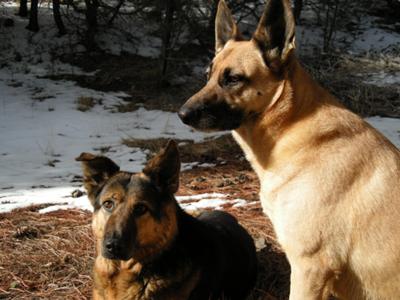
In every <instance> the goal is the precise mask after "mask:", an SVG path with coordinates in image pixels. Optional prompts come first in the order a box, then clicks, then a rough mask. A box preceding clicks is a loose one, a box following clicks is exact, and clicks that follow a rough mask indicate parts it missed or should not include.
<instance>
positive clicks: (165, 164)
mask: <svg viewBox="0 0 400 300" xmlns="http://www.w3.org/2000/svg"><path fill="white" fill-rule="evenodd" d="M180 168H181V161H180V159H179V151H178V146H177V145H176V143H175V141H173V140H170V141H169V142H168V144H167V145H166V146H165V148H163V149H162V150H161V151H160V152H159V153H158V154H157V155H156V156H155V157H153V158H152V159H151V160H150V161H149V162H148V163H147V165H146V166H145V167H144V169H143V173H144V174H145V175H147V176H148V177H149V178H150V179H151V180H152V182H153V183H154V184H155V185H156V186H157V187H158V188H159V189H160V190H162V191H164V192H167V193H171V194H173V193H175V192H176V191H177V190H178V188H179V172H180Z"/></svg>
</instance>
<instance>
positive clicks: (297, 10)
mask: <svg viewBox="0 0 400 300" xmlns="http://www.w3.org/2000/svg"><path fill="white" fill-rule="evenodd" d="M302 9H303V0H294V11H293V14H294V18H295V20H296V24H299V22H300V17H301V11H302Z"/></svg>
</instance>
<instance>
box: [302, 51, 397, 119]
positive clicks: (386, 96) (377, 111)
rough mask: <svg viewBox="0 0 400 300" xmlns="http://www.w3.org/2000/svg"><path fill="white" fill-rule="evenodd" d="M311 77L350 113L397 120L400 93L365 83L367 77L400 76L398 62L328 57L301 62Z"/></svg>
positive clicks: (386, 57) (393, 89) (391, 88)
mask: <svg viewBox="0 0 400 300" xmlns="http://www.w3.org/2000/svg"><path fill="white" fill-rule="evenodd" d="M302 61H304V63H305V65H306V67H307V69H308V70H309V71H310V73H311V74H312V76H313V77H314V78H315V79H316V80H317V81H318V82H320V83H321V84H322V85H323V86H324V87H325V88H326V89H328V90H329V91H330V92H331V93H332V94H334V95H335V96H337V98H338V99H339V100H340V101H341V102H342V103H343V104H344V105H345V106H346V107H348V108H349V109H351V110H352V111H354V112H356V113H358V114H360V115H362V116H364V117H366V116H374V115H379V116H385V117H400V89H399V87H398V86H397V85H391V86H390V85H387V86H384V87H380V86H376V85H374V84H369V83H366V81H365V79H368V76H369V74H371V73H376V72H380V71H382V70H385V71H386V72H389V71H392V72H396V71H397V72H400V59H394V58H393V57H391V56H379V57H361V58H360V57H352V56H345V55H340V56H328V57H317V58H315V57H313V58H307V57H305V58H303V59H302Z"/></svg>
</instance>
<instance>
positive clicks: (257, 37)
mask: <svg viewBox="0 0 400 300" xmlns="http://www.w3.org/2000/svg"><path fill="white" fill-rule="evenodd" d="M253 40H254V41H255V42H256V43H257V44H258V46H259V48H260V50H261V51H262V52H263V56H264V60H265V62H266V64H267V65H268V67H270V68H271V69H272V70H273V71H280V69H281V67H282V65H284V64H285V62H286V61H287V59H288V58H289V54H290V53H291V52H292V51H293V50H294V48H295V20H294V17H293V12H292V8H291V5H290V1H289V0H268V1H267V4H266V6H265V10H264V13H263V15H262V17H261V20H260V22H259V24H258V27H257V29H256V31H255V33H254V35H253Z"/></svg>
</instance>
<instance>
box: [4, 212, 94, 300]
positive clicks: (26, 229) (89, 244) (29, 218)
mask: <svg viewBox="0 0 400 300" xmlns="http://www.w3.org/2000/svg"><path fill="white" fill-rule="evenodd" d="M89 223H90V215H89V214H88V213H84V212H78V211H62V212H54V213H49V214H46V215H41V214H38V213H37V212H35V209H34V208H31V209H30V210H20V211H14V212H13V213H11V214H1V215H0V236H1V242H0V299H87V298H89V297H90V291H91V279H90V272H91V271H90V270H91V268H92V264H93V257H94V247H93V245H94V243H93V240H92V237H91V235H90V225H89Z"/></svg>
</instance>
